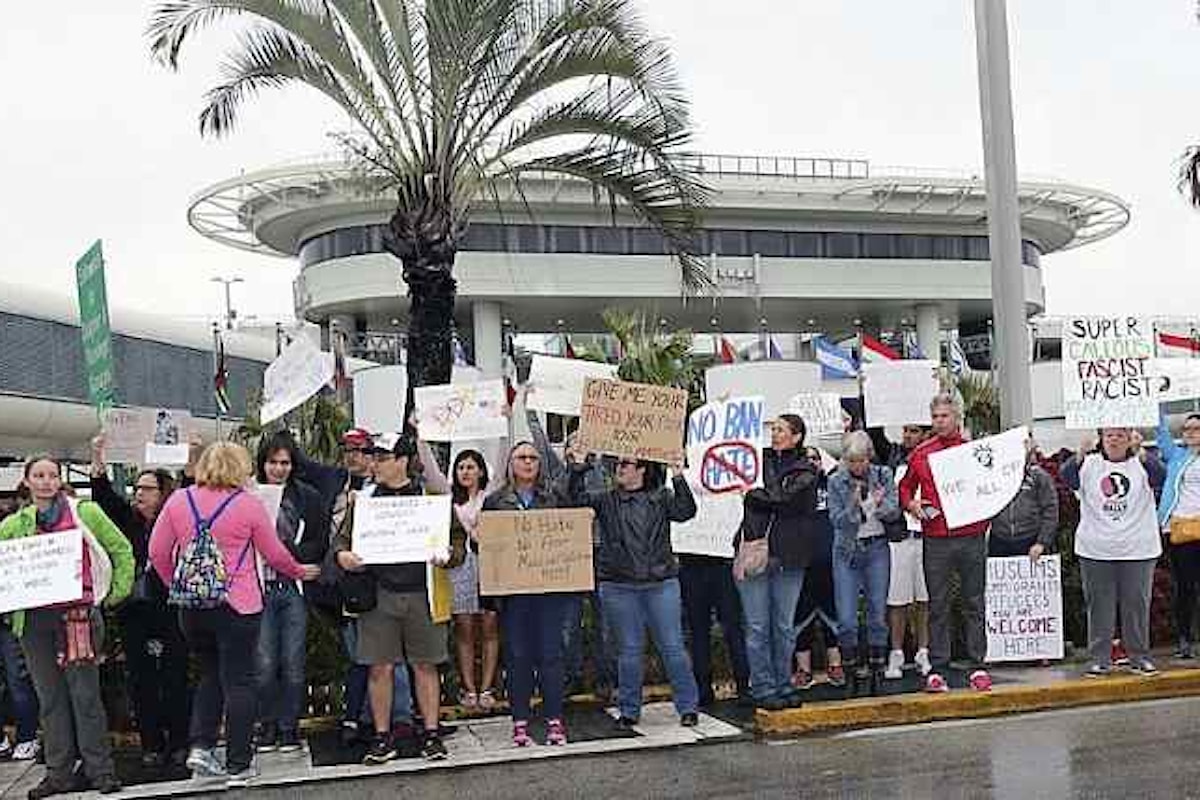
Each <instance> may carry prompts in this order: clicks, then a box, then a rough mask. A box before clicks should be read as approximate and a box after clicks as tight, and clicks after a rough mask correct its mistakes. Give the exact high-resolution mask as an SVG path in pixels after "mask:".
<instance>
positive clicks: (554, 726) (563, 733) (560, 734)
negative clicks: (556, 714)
mask: <svg viewBox="0 0 1200 800" xmlns="http://www.w3.org/2000/svg"><path fill="white" fill-rule="evenodd" d="M566 743H567V729H566V726H564V725H563V721H562V720H561V719H550V720H546V744H547V745H550V746H551V747H554V746H558V745H564V744H566Z"/></svg>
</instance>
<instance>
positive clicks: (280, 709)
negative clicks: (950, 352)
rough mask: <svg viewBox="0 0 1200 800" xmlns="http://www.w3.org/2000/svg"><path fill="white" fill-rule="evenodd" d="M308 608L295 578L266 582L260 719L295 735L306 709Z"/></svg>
mask: <svg viewBox="0 0 1200 800" xmlns="http://www.w3.org/2000/svg"><path fill="white" fill-rule="evenodd" d="M307 631H308V608H307V607H306V606H305V604H304V596H303V595H301V594H300V591H299V590H298V589H297V588H296V584H295V583H292V582H291V581H267V582H266V583H265V584H264V585H263V612H262V623H261V625H260V627H259V631H258V658H257V662H256V667H257V669H258V703H259V714H258V716H259V719H260V720H261V721H262V722H263V723H267V724H270V723H274V724H276V725H277V726H278V727H279V731H280V733H282V734H295V733H296V731H297V727H298V723H299V721H300V712H301V711H302V710H303V708H304V688H305V687H304V655H305V652H306V651H307V647H305V642H306V635H307Z"/></svg>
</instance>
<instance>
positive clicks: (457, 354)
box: [453, 334, 469, 367]
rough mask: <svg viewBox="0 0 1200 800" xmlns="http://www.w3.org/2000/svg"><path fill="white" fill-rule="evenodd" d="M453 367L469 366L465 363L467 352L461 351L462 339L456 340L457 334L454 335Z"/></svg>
mask: <svg viewBox="0 0 1200 800" xmlns="http://www.w3.org/2000/svg"><path fill="white" fill-rule="evenodd" d="M453 349H454V366H456V367H466V366H469V362H468V361H467V351H466V350H465V349H463V343H462V339H459V338H458V334H455V335H454V345H453Z"/></svg>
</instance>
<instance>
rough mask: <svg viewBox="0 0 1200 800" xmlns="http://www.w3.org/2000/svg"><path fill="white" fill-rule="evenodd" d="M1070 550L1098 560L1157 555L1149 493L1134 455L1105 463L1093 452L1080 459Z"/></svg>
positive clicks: (1159, 542)
mask: <svg viewBox="0 0 1200 800" xmlns="http://www.w3.org/2000/svg"><path fill="white" fill-rule="evenodd" d="M1075 554H1076V555H1078V556H1081V557H1083V558H1091V559H1095V560H1097V561H1142V560H1146V559H1151V558H1158V557H1159V556H1160V555H1162V540H1161V539H1160V538H1159V534H1158V517H1157V515H1156V514H1155V508H1154V491H1153V490H1152V489H1151V488H1150V479H1149V477H1148V476H1147V475H1146V469H1145V467H1143V466H1142V462H1141V461H1140V460H1138V459H1137V458H1136V457H1133V458H1128V459H1126V460H1124V461H1109V460H1108V459H1106V458H1104V456H1102V455H1100V454H1099V453H1092V454H1091V455H1089V456H1088V457H1087V458H1086V459H1084V461H1083V466H1082V467H1080V469H1079V528H1078V529H1077V530H1076V531H1075Z"/></svg>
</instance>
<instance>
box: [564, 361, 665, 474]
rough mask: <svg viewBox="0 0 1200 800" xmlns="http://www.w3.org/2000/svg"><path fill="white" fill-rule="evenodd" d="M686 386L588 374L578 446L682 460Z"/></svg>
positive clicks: (629, 455) (614, 453)
mask: <svg viewBox="0 0 1200 800" xmlns="http://www.w3.org/2000/svg"><path fill="white" fill-rule="evenodd" d="M687 398H688V394H687V390H685V389H673V388H671V387H669V386H652V385H650V384H646V383H628V382H626V381H610V380H605V379H603V378H588V380H587V382H586V383H585V384H584V387H583V403H582V404H581V405H580V419H579V433H578V441H579V445H580V446H581V447H583V448H586V449H587V451H588V452H591V453H603V454H605V455H612V456H622V457H625V458H637V459H644V460H646V461H657V462H660V463H663V464H674V463H678V462H681V461H683V423H684V419H685V418H686V417H687Z"/></svg>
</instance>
